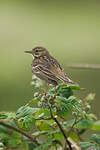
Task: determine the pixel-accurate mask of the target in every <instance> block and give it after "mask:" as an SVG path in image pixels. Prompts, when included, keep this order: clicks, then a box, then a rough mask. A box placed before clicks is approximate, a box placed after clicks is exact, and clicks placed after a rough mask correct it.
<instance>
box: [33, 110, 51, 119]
mask: <svg viewBox="0 0 100 150" xmlns="http://www.w3.org/2000/svg"><path fill="white" fill-rule="evenodd" d="M43 116H45V117H49V116H50V111H49V110H48V109H40V110H39V111H38V112H36V113H35V118H41V117H43Z"/></svg>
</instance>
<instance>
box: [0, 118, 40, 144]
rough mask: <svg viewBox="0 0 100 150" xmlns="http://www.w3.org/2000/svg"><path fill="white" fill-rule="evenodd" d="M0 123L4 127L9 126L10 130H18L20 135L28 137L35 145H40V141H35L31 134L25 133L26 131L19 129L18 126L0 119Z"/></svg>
mask: <svg viewBox="0 0 100 150" xmlns="http://www.w3.org/2000/svg"><path fill="white" fill-rule="evenodd" d="M0 125H2V126H5V127H7V128H9V129H11V130H14V131H16V132H19V133H20V134H22V135H24V136H26V137H27V138H29V139H30V140H31V141H32V142H34V143H35V144H36V145H38V146H40V143H38V141H37V140H36V139H35V138H34V137H33V136H31V135H30V134H29V133H27V132H25V131H23V130H21V129H19V128H16V127H13V126H11V125H9V124H7V123H5V122H4V121H2V120H0Z"/></svg>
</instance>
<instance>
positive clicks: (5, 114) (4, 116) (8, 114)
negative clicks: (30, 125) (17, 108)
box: [0, 112, 15, 120]
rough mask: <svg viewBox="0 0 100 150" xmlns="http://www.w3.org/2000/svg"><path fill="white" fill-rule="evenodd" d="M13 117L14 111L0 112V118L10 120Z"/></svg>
mask: <svg viewBox="0 0 100 150" xmlns="http://www.w3.org/2000/svg"><path fill="white" fill-rule="evenodd" d="M14 118H15V113H14V112H0V119H1V120H11V119H14Z"/></svg>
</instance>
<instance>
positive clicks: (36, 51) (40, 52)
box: [25, 46, 49, 58]
mask: <svg viewBox="0 0 100 150" xmlns="http://www.w3.org/2000/svg"><path fill="white" fill-rule="evenodd" d="M25 53H29V54H32V56H33V57H34V58H39V57H41V56H45V55H47V54H49V52H48V51H47V49H46V48H44V47H42V46H37V47H35V48H33V49H32V50H29V51H25Z"/></svg>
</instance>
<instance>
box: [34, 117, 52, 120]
mask: <svg viewBox="0 0 100 150" xmlns="http://www.w3.org/2000/svg"><path fill="white" fill-rule="evenodd" d="M51 119H52V118H51V117H50V118H42V117H40V118H37V119H35V120H51Z"/></svg>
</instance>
